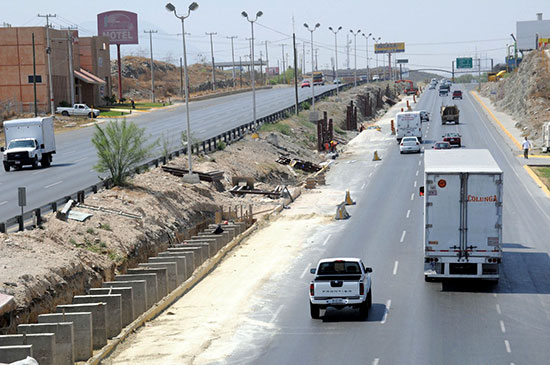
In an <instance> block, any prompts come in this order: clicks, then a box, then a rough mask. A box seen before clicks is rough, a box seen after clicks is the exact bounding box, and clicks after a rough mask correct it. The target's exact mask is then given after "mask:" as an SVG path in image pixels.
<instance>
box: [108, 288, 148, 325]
mask: <svg viewBox="0 0 550 365" xmlns="http://www.w3.org/2000/svg"><path fill="white" fill-rule="evenodd" d="M123 287H131V288H132V290H133V297H134V315H133V318H132V321H134V320H135V319H136V318H137V317H138V316H139V315H141V314H142V313H144V312H145V311H146V310H147V308H148V307H147V281H146V280H128V281H106V282H104V283H103V288H123Z"/></svg>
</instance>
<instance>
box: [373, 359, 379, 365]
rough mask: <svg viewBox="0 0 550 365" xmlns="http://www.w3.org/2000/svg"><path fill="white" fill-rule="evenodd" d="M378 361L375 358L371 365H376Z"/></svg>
mask: <svg viewBox="0 0 550 365" xmlns="http://www.w3.org/2000/svg"><path fill="white" fill-rule="evenodd" d="M379 361H380V359H379V358H376V359H374V360H372V365H378V362H379Z"/></svg>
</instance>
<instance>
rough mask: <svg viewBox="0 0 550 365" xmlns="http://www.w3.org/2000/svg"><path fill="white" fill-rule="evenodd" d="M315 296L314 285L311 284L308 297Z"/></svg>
mask: <svg viewBox="0 0 550 365" xmlns="http://www.w3.org/2000/svg"><path fill="white" fill-rule="evenodd" d="M314 294H315V285H314V284H313V283H311V284H309V295H311V296H313V295H314Z"/></svg>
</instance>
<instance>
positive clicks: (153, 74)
mask: <svg viewBox="0 0 550 365" xmlns="http://www.w3.org/2000/svg"><path fill="white" fill-rule="evenodd" d="M143 33H149V49H150V50H151V101H152V102H153V103H154V102H155V62H154V61H153V33H158V31H157V30H144V31H143Z"/></svg>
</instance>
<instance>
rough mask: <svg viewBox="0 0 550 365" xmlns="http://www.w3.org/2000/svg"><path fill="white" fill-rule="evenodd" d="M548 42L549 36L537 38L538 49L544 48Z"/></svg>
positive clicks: (549, 40) (549, 42)
mask: <svg viewBox="0 0 550 365" xmlns="http://www.w3.org/2000/svg"><path fill="white" fill-rule="evenodd" d="M549 44H550V38H539V49H540V48H545V47H547V46H548V45H549Z"/></svg>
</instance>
